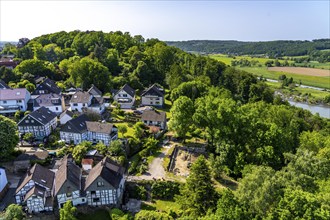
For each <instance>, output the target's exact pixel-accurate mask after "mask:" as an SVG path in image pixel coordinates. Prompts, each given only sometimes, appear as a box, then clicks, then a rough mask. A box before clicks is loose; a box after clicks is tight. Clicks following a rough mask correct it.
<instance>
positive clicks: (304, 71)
mask: <svg viewBox="0 0 330 220" xmlns="http://www.w3.org/2000/svg"><path fill="white" fill-rule="evenodd" d="M268 70H269V71H277V72H286V73H293V74H300V75H306V76H328V77H329V76H330V70H321V69H315V68H306V67H269V68H268Z"/></svg>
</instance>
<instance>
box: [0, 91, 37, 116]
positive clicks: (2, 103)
mask: <svg viewBox="0 0 330 220" xmlns="http://www.w3.org/2000/svg"><path fill="white" fill-rule="evenodd" d="M30 97H31V94H30V93H29V91H27V90H26V89H25V88H24V89H23V88H18V89H0V114H13V113H15V112H16V111H18V110H20V111H26V110H27V103H28V101H29V99H30Z"/></svg>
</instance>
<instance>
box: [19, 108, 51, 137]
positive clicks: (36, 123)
mask: <svg viewBox="0 0 330 220" xmlns="http://www.w3.org/2000/svg"><path fill="white" fill-rule="evenodd" d="M17 125H18V131H19V133H20V135H24V134H26V133H32V134H33V135H34V137H35V138H36V139H40V140H42V139H43V138H45V137H47V136H48V135H49V134H50V133H51V132H52V130H54V129H55V128H56V126H57V115H56V114H55V113H53V112H51V111H49V110H48V109H47V108H45V107H41V108H39V109H38V110H36V111H33V112H31V113H30V114H28V115H26V116H25V117H24V118H23V119H22V120H21V121H20V122H18V124H17Z"/></svg>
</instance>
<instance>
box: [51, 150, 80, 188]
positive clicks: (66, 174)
mask: <svg viewBox="0 0 330 220" xmlns="http://www.w3.org/2000/svg"><path fill="white" fill-rule="evenodd" d="M61 162H62V163H61V165H60V167H59V169H58V171H57V172H56V175H55V187H54V188H55V190H54V192H55V195H57V194H58V192H59V191H60V190H61V188H62V186H63V184H64V183H65V182H66V181H69V182H70V183H71V184H70V186H73V187H74V188H71V190H72V191H75V190H81V169H80V168H79V167H78V166H77V165H76V164H74V162H73V161H72V160H70V159H68V155H66V156H65V157H63V158H62V160H61Z"/></svg>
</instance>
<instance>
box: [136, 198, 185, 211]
mask: <svg viewBox="0 0 330 220" xmlns="http://www.w3.org/2000/svg"><path fill="white" fill-rule="evenodd" d="M141 209H142V210H153V211H159V212H166V213H169V212H170V210H172V211H174V212H176V213H178V212H180V210H181V209H180V205H179V204H178V203H176V202H175V201H171V200H169V201H168V200H155V201H154V202H153V203H151V202H142V204H141Z"/></svg>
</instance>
